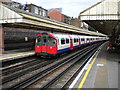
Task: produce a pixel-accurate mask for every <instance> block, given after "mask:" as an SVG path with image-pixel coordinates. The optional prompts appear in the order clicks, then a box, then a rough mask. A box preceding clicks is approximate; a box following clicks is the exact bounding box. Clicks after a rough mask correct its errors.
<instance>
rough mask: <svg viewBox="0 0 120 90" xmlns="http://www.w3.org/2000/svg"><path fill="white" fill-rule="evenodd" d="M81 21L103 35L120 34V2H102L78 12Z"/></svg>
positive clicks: (110, 0)
mask: <svg viewBox="0 0 120 90" xmlns="http://www.w3.org/2000/svg"><path fill="white" fill-rule="evenodd" d="M80 16H81V20H83V21H85V22H86V23H87V24H89V25H90V26H91V27H93V28H94V29H96V30H98V31H99V32H101V33H104V34H107V35H109V34H113V33H116V34H120V0H102V1H100V2H98V3H96V4H94V5H92V6H90V7H89V8H87V9H85V10H84V11H82V12H80Z"/></svg>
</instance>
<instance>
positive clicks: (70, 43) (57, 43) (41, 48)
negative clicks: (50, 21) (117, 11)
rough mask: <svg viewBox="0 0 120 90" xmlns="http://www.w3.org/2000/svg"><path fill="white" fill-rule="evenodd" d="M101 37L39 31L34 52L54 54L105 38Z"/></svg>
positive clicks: (44, 54)
mask: <svg viewBox="0 0 120 90" xmlns="http://www.w3.org/2000/svg"><path fill="white" fill-rule="evenodd" d="M102 38H104V37H102ZM102 38H101V37H95V36H84V35H66V34H53V33H40V34H38V35H37V36H36V44H35V53H36V54H37V55H41V56H56V55H57V54H60V53H63V52H66V51H69V50H72V49H74V48H78V47H82V46H85V45H90V44H91V43H94V42H97V41H101V40H105V39H102Z"/></svg>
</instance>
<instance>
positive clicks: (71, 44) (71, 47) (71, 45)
mask: <svg viewBox="0 0 120 90" xmlns="http://www.w3.org/2000/svg"><path fill="white" fill-rule="evenodd" d="M72 49H73V40H72V39H70V50H72Z"/></svg>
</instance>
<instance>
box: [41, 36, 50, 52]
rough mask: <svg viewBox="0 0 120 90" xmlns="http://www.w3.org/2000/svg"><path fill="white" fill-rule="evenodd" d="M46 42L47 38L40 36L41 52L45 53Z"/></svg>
mask: <svg viewBox="0 0 120 90" xmlns="http://www.w3.org/2000/svg"><path fill="white" fill-rule="evenodd" d="M47 41H48V37H46V36H42V37H41V52H47V49H48V48H47V46H48V45H47V44H48V43H47Z"/></svg>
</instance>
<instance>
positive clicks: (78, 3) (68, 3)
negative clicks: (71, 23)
mask: <svg viewBox="0 0 120 90" xmlns="http://www.w3.org/2000/svg"><path fill="white" fill-rule="evenodd" d="M14 1H17V2H20V3H22V4H25V3H26V2H27V3H28V4H29V3H33V4H36V5H38V6H41V7H43V8H45V9H51V8H62V13H63V14H65V15H67V16H70V17H78V15H79V13H80V12H81V11H83V10H85V9H86V8H88V7H90V6H91V5H93V4H95V3H97V2H99V1H101V0H14Z"/></svg>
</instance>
